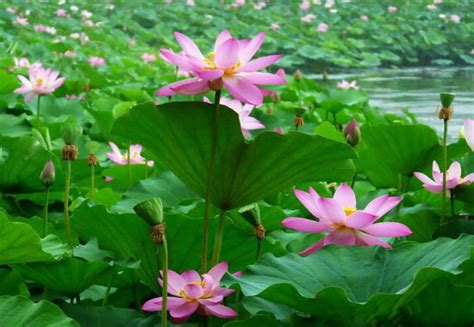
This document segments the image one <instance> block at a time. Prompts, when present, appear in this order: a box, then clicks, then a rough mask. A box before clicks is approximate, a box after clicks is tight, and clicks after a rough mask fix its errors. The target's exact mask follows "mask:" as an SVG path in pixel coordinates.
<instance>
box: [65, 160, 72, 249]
mask: <svg viewBox="0 0 474 327" xmlns="http://www.w3.org/2000/svg"><path fill="white" fill-rule="evenodd" d="M66 162H67V173H66V182H65V187H64V222H65V223H66V233H67V244H68V245H69V248H70V249H71V251H72V232H71V219H70V217H69V189H70V188H71V171H72V165H71V160H66Z"/></svg>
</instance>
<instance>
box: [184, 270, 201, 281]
mask: <svg viewBox="0 0 474 327" xmlns="http://www.w3.org/2000/svg"><path fill="white" fill-rule="evenodd" d="M181 277H183V279H184V280H185V281H186V283H192V282H200V281H201V275H199V274H198V272H197V271H195V270H186V271H185V272H183V273H182V274H181Z"/></svg>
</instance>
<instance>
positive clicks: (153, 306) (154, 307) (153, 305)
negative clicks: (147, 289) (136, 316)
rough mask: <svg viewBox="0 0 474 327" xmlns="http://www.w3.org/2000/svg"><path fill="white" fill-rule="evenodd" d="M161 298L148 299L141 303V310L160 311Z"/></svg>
mask: <svg viewBox="0 0 474 327" xmlns="http://www.w3.org/2000/svg"><path fill="white" fill-rule="evenodd" d="M162 301H163V298H161V297H157V298H154V299H150V300H148V301H146V302H145V303H143V305H142V310H143V311H161V304H162Z"/></svg>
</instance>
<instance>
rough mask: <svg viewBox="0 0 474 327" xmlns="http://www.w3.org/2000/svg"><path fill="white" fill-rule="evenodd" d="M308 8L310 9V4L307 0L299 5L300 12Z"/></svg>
mask: <svg viewBox="0 0 474 327" xmlns="http://www.w3.org/2000/svg"><path fill="white" fill-rule="evenodd" d="M309 7H311V3H310V2H309V1H308V0H304V1H303V2H302V3H300V10H303V11H304V10H308V9H309Z"/></svg>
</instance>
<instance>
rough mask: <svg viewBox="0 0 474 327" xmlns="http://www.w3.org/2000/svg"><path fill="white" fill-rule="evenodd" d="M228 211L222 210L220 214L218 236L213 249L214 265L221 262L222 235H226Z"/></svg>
mask: <svg viewBox="0 0 474 327" xmlns="http://www.w3.org/2000/svg"><path fill="white" fill-rule="evenodd" d="M226 214H227V211H225V210H221V214H220V215H219V222H218V223H217V230H216V238H215V239H214V250H213V251H212V263H211V264H212V266H215V265H217V264H218V263H219V257H220V256H221V248H222V237H223V235H224V225H225V217H226Z"/></svg>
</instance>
